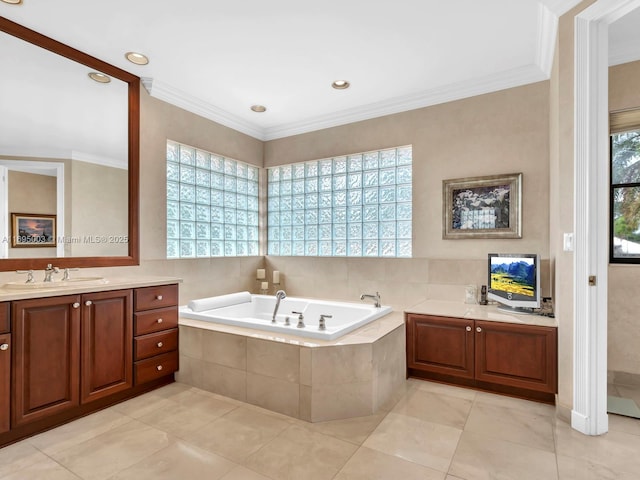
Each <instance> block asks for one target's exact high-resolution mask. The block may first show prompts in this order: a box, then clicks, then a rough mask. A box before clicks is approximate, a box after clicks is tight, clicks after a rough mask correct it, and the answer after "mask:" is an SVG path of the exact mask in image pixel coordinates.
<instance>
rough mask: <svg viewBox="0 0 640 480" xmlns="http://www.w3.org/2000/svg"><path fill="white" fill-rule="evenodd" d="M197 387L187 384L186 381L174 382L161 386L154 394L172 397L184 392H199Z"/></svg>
mask: <svg viewBox="0 0 640 480" xmlns="http://www.w3.org/2000/svg"><path fill="white" fill-rule="evenodd" d="M198 391H199V390H198V389H197V388H193V387H192V386H191V385H187V384H185V383H180V382H173V383H170V384H169V385H165V386H164V387H160V388H158V389H156V390H154V391H153V393H154V395H157V396H159V397H163V398H172V397H174V396H175V395H179V394H181V393H184V392H198Z"/></svg>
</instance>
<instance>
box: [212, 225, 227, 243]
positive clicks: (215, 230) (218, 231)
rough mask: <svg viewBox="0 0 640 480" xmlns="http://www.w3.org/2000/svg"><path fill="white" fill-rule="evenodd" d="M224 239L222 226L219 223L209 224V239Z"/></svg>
mask: <svg viewBox="0 0 640 480" xmlns="http://www.w3.org/2000/svg"><path fill="white" fill-rule="evenodd" d="M223 238H224V225H222V224H220V223H212V224H211V239H212V240H222V239H223Z"/></svg>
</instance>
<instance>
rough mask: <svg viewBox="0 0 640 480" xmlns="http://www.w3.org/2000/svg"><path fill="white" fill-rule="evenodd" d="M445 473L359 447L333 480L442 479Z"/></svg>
mask: <svg viewBox="0 0 640 480" xmlns="http://www.w3.org/2000/svg"><path fill="white" fill-rule="evenodd" d="M444 476H445V474H444V473H443V472H439V471H437V470H433V469H431V468H428V467H423V466H422V465H418V464H417V463H413V462H408V461H406V460H402V459H401V458H398V457H394V456H393V455H387V454H386V453H382V452H378V451H376V450H371V449H369V448H366V447H362V448H359V449H358V451H357V452H356V453H355V454H354V455H353V456H352V457H351V458H350V459H349V461H348V462H347V464H346V465H345V466H344V467H342V470H340V472H339V473H338V475H337V476H336V477H335V480H389V479H395V478H397V479H402V480H443V479H444Z"/></svg>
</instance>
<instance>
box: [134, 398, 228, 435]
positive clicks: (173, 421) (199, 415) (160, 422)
mask: <svg viewBox="0 0 640 480" xmlns="http://www.w3.org/2000/svg"><path fill="white" fill-rule="evenodd" d="M234 408H237V407H235V406H230V408H229V409H227V410H226V411H216V410H213V411H212V412H211V413H210V414H209V413H207V412H203V411H201V410H199V409H197V408H191V407H188V406H183V405H175V406H173V407H166V408H159V409H156V410H154V411H153V412H151V413H148V414H146V415H143V416H142V417H140V418H139V419H138V420H140V421H141V422H143V423H146V424H147V425H150V426H152V427H155V428H157V429H158V430H162V431H163V432H167V433H169V434H171V435H174V436H176V437H180V438H184V437H185V436H186V435H188V434H189V433H191V432H194V431H195V430H198V429H199V428H202V426H203V425H204V424H206V423H209V422H211V421H213V420H215V419H216V418H218V417H220V416H221V415H223V414H224V413H226V412H227V411H229V410H232V409H234Z"/></svg>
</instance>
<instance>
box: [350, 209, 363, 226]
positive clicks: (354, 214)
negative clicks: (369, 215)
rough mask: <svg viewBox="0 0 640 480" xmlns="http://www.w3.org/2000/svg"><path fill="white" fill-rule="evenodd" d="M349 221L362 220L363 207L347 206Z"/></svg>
mask: <svg viewBox="0 0 640 480" xmlns="http://www.w3.org/2000/svg"><path fill="white" fill-rule="evenodd" d="M347 222H349V223H353V222H362V207H360V206H356V207H348V208H347Z"/></svg>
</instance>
